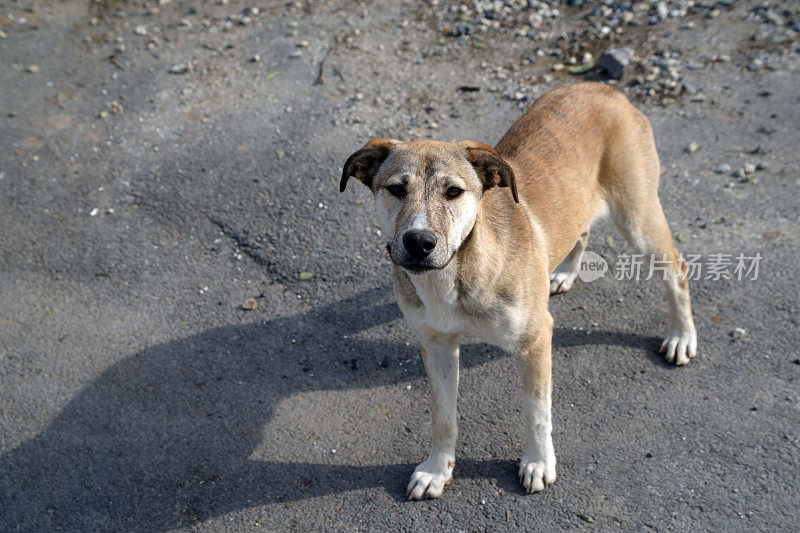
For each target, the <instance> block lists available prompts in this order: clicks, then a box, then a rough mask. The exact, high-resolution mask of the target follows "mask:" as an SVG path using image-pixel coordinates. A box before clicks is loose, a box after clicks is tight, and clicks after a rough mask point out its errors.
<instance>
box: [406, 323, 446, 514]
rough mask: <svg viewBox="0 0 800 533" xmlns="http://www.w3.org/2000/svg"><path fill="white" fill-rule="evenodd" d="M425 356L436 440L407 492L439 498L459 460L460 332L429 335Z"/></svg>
mask: <svg viewBox="0 0 800 533" xmlns="http://www.w3.org/2000/svg"><path fill="white" fill-rule="evenodd" d="M422 360H423V362H424V363H425V370H427V372H428V381H429V382H430V386H431V428H432V429H433V443H432V445H431V453H430V455H428V459H427V460H426V461H425V462H424V463H422V464H420V465H419V466H417V468H416V470H414V474H413V475H412V476H411V481H409V483H408V489H407V490H406V496H408V497H409V498H410V499H414V500H421V499H423V498H425V497H430V498H438V497H439V496H441V495H442V490H443V489H444V486H445V485H447V484H449V483H450V480H451V479H452V478H453V466H454V465H455V460H456V455H455V453H456V435H457V433H458V429H457V427H456V400H457V398H458V335H438V334H436V335H425V336H423V341H422Z"/></svg>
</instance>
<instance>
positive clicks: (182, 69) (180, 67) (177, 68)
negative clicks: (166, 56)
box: [169, 63, 192, 74]
mask: <svg viewBox="0 0 800 533" xmlns="http://www.w3.org/2000/svg"><path fill="white" fill-rule="evenodd" d="M191 70H192V65H187V64H186V63H178V64H177V65H172V67H170V69H169V73H170V74H186V73H187V72H189V71H191Z"/></svg>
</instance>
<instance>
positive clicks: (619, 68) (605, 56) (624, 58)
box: [597, 48, 633, 80]
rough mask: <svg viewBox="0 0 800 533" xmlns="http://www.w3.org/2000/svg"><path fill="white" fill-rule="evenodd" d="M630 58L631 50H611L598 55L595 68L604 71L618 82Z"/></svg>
mask: <svg viewBox="0 0 800 533" xmlns="http://www.w3.org/2000/svg"><path fill="white" fill-rule="evenodd" d="M632 57H633V48H612V49H611V50H606V51H605V52H603V53H602V54H600V57H599V58H598V59H597V66H599V67H600V68H602V69H603V70H605V71H606V72H607V73H608V75H609V76H610V77H611V78H613V79H615V80H618V79H620V78H621V77H622V75H623V74H624V73H625V67H626V66H628V63H630V62H631V58H632Z"/></svg>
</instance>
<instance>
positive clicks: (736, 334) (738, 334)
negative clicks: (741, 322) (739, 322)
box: [730, 328, 747, 339]
mask: <svg viewBox="0 0 800 533" xmlns="http://www.w3.org/2000/svg"><path fill="white" fill-rule="evenodd" d="M730 335H731V337H733V338H734V339H742V338H744V337H745V336H746V335H747V330H746V329H744V328H736V329H734V330H733V331H731V333H730Z"/></svg>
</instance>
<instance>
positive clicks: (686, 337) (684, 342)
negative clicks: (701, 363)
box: [659, 329, 697, 365]
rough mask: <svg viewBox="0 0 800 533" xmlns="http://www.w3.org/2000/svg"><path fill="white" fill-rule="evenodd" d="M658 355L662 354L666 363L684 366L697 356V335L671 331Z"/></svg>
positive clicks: (691, 332) (692, 332)
mask: <svg viewBox="0 0 800 533" xmlns="http://www.w3.org/2000/svg"><path fill="white" fill-rule="evenodd" d="M659 353H663V354H664V357H665V358H666V360H667V362H668V363H675V364H676V365H685V364H686V363H688V362H689V361H691V360H692V359H694V357H695V356H696V355H697V333H695V332H694V331H681V330H674V329H673V330H672V331H670V332H669V335H667V338H666V339H664V342H663V343H662V344H661V349H660V350H659Z"/></svg>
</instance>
